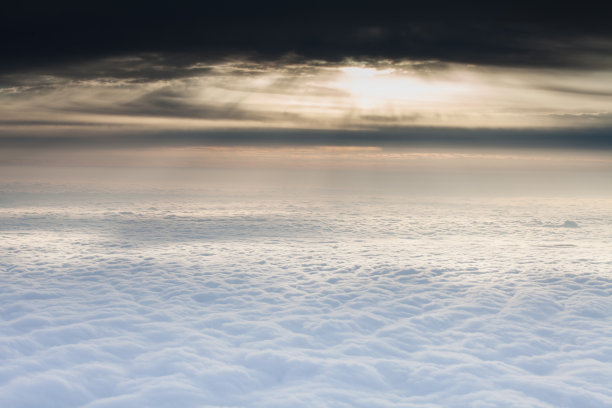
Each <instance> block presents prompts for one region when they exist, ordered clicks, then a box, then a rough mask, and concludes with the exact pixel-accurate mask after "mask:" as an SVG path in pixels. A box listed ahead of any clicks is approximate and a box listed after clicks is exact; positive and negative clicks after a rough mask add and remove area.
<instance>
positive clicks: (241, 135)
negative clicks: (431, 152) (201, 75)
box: [0, 127, 612, 151]
mask: <svg viewBox="0 0 612 408" xmlns="http://www.w3.org/2000/svg"><path fill="white" fill-rule="evenodd" d="M611 134H612V129H610V128H602V129H563V130H559V129H541V130H534V129H464V128H433V127H431V128H428V127H401V128H399V127H397V128H393V127H380V128H377V129H368V130H302V129H282V130H281V129H247V130H208V131H164V132H137V133H136V132H133V133H129V134H123V133H122V132H121V130H118V131H117V132H114V133H113V134H112V135H109V134H107V133H103V134H99V135H97V134H96V133H95V132H92V133H91V134H89V135H88V136H87V137H82V136H81V135H76V136H66V133H65V132H57V133H56V134H48V135H46V136H28V135H10V134H8V133H7V132H5V134H4V135H0V148H29V147H36V148H38V149H46V148H51V149H52V148H59V149H66V148H86V147H89V148H115V147H116V148H141V147H154V146H165V147H181V146H236V145H240V146H277V145H278V146H377V147H402V146H404V147H425V148H436V147H439V148H447V147H450V148H463V147H465V148H513V149H514V148H515V149H540V148H541V149H576V150H583V149H584V150H602V151H604V150H606V151H609V150H612V137H610V135H611Z"/></svg>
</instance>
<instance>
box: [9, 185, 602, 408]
mask: <svg viewBox="0 0 612 408" xmlns="http://www.w3.org/2000/svg"><path fill="white" fill-rule="evenodd" d="M200 185H201V184H200ZM33 188H34V190H36V189H37V188H39V187H37V186H33ZM254 188H255V187H254ZM39 191H40V190H39ZM290 191H292V192H291V193H288V190H270V191H260V192H258V193H250V192H248V190H244V189H241V190H239V191H237V192H234V193H231V192H229V191H228V190H223V192H221V191H220V190H219V189H218V188H212V189H211V190H210V191H207V190H206V189H204V190H202V191H200V193H201V194H202V195H194V194H192V195H191V196H189V197H180V196H178V195H176V194H169V195H168V198H164V197H163V196H164V194H163V193H162V192H160V191H157V192H156V193H155V194H153V195H151V194H142V195H138V194H134V193H132V194H130V195H128V196H125V195H123V196H122V195H118V194H115V195H111V194H108V193H99V192H98V193H89V194H83V193H78V192H74V191H72V192H67V191H66V188H65V186H63V185H61V186H57V187H56V188H55V189H53V190H49V191H48V192H47V193H40V192H38V193H36V192H33V191H30V192H29V193H26V192H23V191H22V192H18V191H16V190H15V189H14V187H13V189H12V192H11V191H7V190H6V189H5V191H3V194H2V197H3V208H2V209H1V210H0V218H1V220H2V222H1V223H0V225H1V226H2V227H1V229H0V236H2V238H3V239H2V240H0V242H1V243H2V244H1V246H2V248H1V249H2V251H1V252H0V253H2V254H3V255H2V256H1V257H0V265H1V272H0V273H1V274H2V282H3V290H2V292H1V293H0V327H1V328H2V330H0V333H2V334H1V335H0V362H2V364H0V367H1V368H0V403H1V404H2V405H4V406H11V407H19V408H22V407H39V406H41V405H49V404H50V403H54V404H56V405H58V406H60V405H61V406H63V407H76V406H84V407H120V406H127V405H129V406H134V405H138V406H151V407H157V406H159V407H161V406H169V405H173V404H177V403H178V404H180V405H181V406H184V407H192V406H193V407H202V406H220V405H223V406H230V407H231V406H236V407H242V406H251V407H274V406H289V405H290V406H292V407H301V406H304V407H307V406H315V405H316V406H322V407H326V406H330V407H332V406H343V405H346V406H355V407H360V406H363V407H371V406H378V407H400V406H407V405H409V406H415V407H420V406H423V407H426V406H427V407H431V406H445V407H455V406H456V407H463V406H470V405H476V404H484V405H494V406H508V407H510V406H532V407H553V406H568V407H580V408H582V407H596V406H597V407H600V406H608V405H611V404H612V393H611V392H610V387H609V384H610V381H611V380H612V372H611V370H610V367H611V364H610V363H611V358H612V356H611V355H610V340H611V339H612V332H611V329H610V328H611V327H612V325H611V315H610V310H612V304H611V301H610V299H612V296H611V294H612V293H611V292H610V291H611V290H612V282H611V281H610V277H609V276H608V272H609V266H610V255H609V251H608V246H607V244H606V241H605V240H606V237H609V236H610V225H612V224H611V223H610V215H609V208H610V203H609V201H606V200H602V201H597V200H576V199H572V200H565V201H564V200H559V199H555V200H550V199H542V198H537V197H532V198H530V199H528V200H518V199H517V200H510V201H508V200H504V201H501V200H495V199H490V200H480V201H478V200H474V199H471V200H468V201H461V200H459V201H458V200H452V201H446V200H444V199H441V200H431V199H429V200H425V201H421V200H419V199H415V198H414V194H413V192H412V193H411V194H410V196H409V197H412V198H408V197H407V196H404V197H398V196H395V198H393V196H386V197H385V200H381V195H376V196H367V195H355V194H347V195H343V194H337V193H333V192H331V191H329V190H326V191H323V192H321V191H320V190H319V193H318V194H315V193H314V191H304V190H302V191H300V189H297V188H294V189H292V190H290ZM58 192H61V194H57V193H58ZM169 193H170V192H169ZM565 221H572V222H575V223H576V225H577V226H578V228H564V227H563V225H564V222H565Z"/></svg>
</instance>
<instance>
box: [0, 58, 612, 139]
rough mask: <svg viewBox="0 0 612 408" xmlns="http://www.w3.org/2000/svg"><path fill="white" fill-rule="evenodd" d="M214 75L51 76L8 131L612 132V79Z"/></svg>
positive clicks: (261, 71)
mask: <svg viewBox="0 0 612 408" xmlns="http://www.w3.org/2000/svg"><path fill="white" fill-rule="evenodd" d="M430 65H431V66H430ZM208 68H209V69H210V70H209V71H208V73H205V74H199V76H194V77H188V78H177V79H171V80H151V81H149V82H144V83H143V82H140V81H132V80H128V79H126V80H123V79H112V80H108V79H99V80H87V81H75V80H70V81H69V80H64V79H62V78H55V77H44V78H37V79H36V81H32V82H33V83H35V84H36V86H31V87H30V86H26V85H23V86H21V87H11V88H2V89H0V132H2V131H4V132H11V133H14V134H19V133H27V134H33V133H36V134H45V133H49V132H53V131H55V132H62V134H71V133H72V134H83V135H86V134H89V133H92V132H96V133H101V132H102V133H103V132H108V133H116V132H117V131H118V130H121V131H126V132H131V131H135V132H142V131H150V130H152V131H164V130H198V129H215V128H224V129H231V128H236V129H244V128H299V129H368V128H376V127H381V126H393V127H401V126H434V127H435V126H449V127H469V128H475V127H476V128H477V127H485V128H486V127H490V128H517V127H518V128H530V127H532V128H538V127H539V128H541V127H547V128H548V127H572V126H576V127H584V126H610V125H611V124H612V113H611V112H610V111H611V110H612V109H610V106H612V72H572V71H562V70H560V71H537V70H536V71H534V70H521V69H510V68H504V69H502V68H497V69H494V68H483V67H474V66H465V65H459V64H454V65H453V64H447V65H445V66H444V67H439V66H437V65H435V64H434V63H431V64H429V63H420V64H419V63H414V62H413V63H411V62H405V63H391V62H385V61H382V62H380V63H377V64H374V63H368V64H365V63H359V62H354V61H353V62H351V61H348V62H346V63H345V64H344V65H339V66H330V65H325V64H320V65H317V64H315V63H313V64H311V65H308V64H305V65H290V64H289V65H271V66H267V65H265V64H245V63H240V62H227V63H224V64H217V65H213V66H210V67H208ZM3 122H4V123H3Z"/></svg>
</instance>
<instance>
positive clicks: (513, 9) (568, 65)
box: [0, 1, 612, 165]
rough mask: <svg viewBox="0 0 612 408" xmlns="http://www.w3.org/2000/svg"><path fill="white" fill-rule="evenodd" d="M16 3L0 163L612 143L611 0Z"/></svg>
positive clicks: (8, 23) (7, 53)
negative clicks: (560, 0)
mask: <svg viewBox="0 0 612 408" xmlns="http://www.w3.org/2000/svg"><path fill="white" fill-rule="evenodd" d="M2 7H3V14H4V15H5V16H6V18H5V21H4V22H3V24H2V27H0V35H2V37H3V38H7V39H10V41H4V42H3V45H2V49H1V52H2V55H3V63H2V64H1V65H0V146H1V147H2V152H3V153H2V154H0V164H2V165H15V164H32V163H42V164H49V163H57V162H58V161H59V162H64V163H65V162H70V163H73V162H75V163H76V161H78V160H76V159H75V158H74V154H73V152H74V151H76V150H78V151H80V152H85V151H87V152H90V153H92V152H94V153H95V152H102V151H103V152H104V155H103V156H104V158H103V159H100V158H98V159H96V160H94V162H95V164H100V165H104V164H105V163H106V164H112V165H116V164H117V163H119V162H121V160H122V159H121V158H122V157H124V156H129V157H137V158H138V159H139V160H140V161H144V162H146V161H147V160H149V158H150V157H151V155H153V156H155V155H157V156H160V155H161V156H163V155H164V154H161V153H160V151H164V152H166V153H167V157H169V158H171V157H172V156H173V155H176V152H178V151H181V152H187V153H186V155H187V156H186V157H187V158H186V159H185V160H188V156H190V155H191V156H193V154H196V153H197V154H203V153H202V152H203V150H202V149H204V150H205V151H206V152H207V154H209V155H213V154H214V155H216V154H217V153H218V150H215V149H219V148H223V147H225V148H233V149H234V151H240V152H241V153H240V154H243V155H244V154H247V155H249V152H250V153H253V152H254V151H257V152H258V154H260V155H261V154H264V155H268V154H271V155H272V156H274V155H275V154H278V152H279V150H278V149H281V151H282V149H287V148H289V149H294V150H292V152H293V153H295V152H296V151H300V150H299V149H301V148H307V147H308V148H310V149H311V150H309V152H310V153H308V154H310V155H312V154H313V152H320V151H321V147H345V148H349V150H345V151H344V152H345V153H346V152H349V155H350V154H351V153H350V152H351V150H350V149H353V148H355V147H359V148H361V149H362V150H359V152H360V154H361V155H363V154H365V153H364V152H373V151H378V150H376V149H383V150H385V152H386V153H388V152H389V151H396V150H397V149H404V150H402V152H403V153H402V154H413V153H415V152H416V153H419V154H422V153H423V152H432V151H435V152H436V153H440V152H442V153H444V154H447V153H449V151H452V152H453V153H456V152H457V151H459V153H458V154H463V155H465V154H480V152H479V151H480V150H487V149H488V150H491V149H492V150H500V149H502V150H507V151H511V153H508V154H509V156H510V157H512V156H513V155H515V154H516V151H522V152H523V153H522V154H524V153H525V152H533V151H539V150H555V151H563V153H562V155H561V156H560V157H566V156H568V154H569V153H572V152H573V153H575V154H573V155H572V154H569V155H570V156H572V157H578V156H580V155H583V154H584V152H585V151H587V152H597V154H598V155H599V156H600V157H599V158H598V160H599V159H601V157H608V156H609V155H608V154H607V153H608V152H609V151H610V150H611V148H612V137H610V130H611V129H612V109H611V108H610V107H611V106H612V70H611V69H610V68H611V67H612V57H611V56H610V55H611V54H610V53H609V50H610V47H611V45H612V28H610V25H609V19H610V17H611V16H610V14H611V10H610V7H609V6H597V7H596V8H593V7H589V6H588V5H587V4H586V3H585V4H581V5H580V6H578V5H576V4H571V5H564V4H557V3H553V2H530V3H529V4H521V3H515V2H513V3H509V2H508V3H504V4H494V5H493V4H489V3H478V2H476V3H474V2H472V3H462V2H433V3H428V4H427V5H425V4H414V3H406V4H402V5H398V4H393V3H392V2H379V3H377V4H376V7H374V6H373V5H371V4H370V5H360V4H352V3H349V2H334V3H330V2H318V1H314V2H308V3H306V2H304V3H299V4H294V3H280V2H278V3H277V2H263V3H261V2H238V3H235V2H232V3H231V4H229V3H228V4H227V5H225V4H214V3H209V2H201V3H198V4H192V3H190V2H172V3H168V2H130V4H124V3H120V2H112V1H111V2H98V3H90V2H87V3H82V2H81V3H72V4H71V3H60V4H56V3H46V4H34V3H27V4H25V3H24V4H17V3H13V4H7V5H4V6H2ZM160 149H161V150H160ZM194 149H195V150H194ZM198 149H199V150H198ZM253 149H255V150H253ZM257 149H259V150H257ZM270 149H272V153H269V152H270V151H271V150H270ZM296 149H297V150H296ZM372 149H374V150H372ZM405 149H408V151H407V153H406V151H405ZM323 150H324V149H323ZM355 151H357V150H353V152H355ZM126 152H129V153H126ZM245 152H246V153H245ZM166 153H165V154H166ZM308 154H307V155H306V157H308ZM530 154H531V153H530ZM255 156H257V154H255V155H254V154H250V156H249V157H255ZM272 156H271V157H272ZM298 156H299V157H300V158H301V157H303V156H302V155H299V154H298ZM355 157H357V158H358V155H355ZM372 159H373V158H372ZM92 160H93V159H92ZM81 161H82V160H81ZM133 162H134V160H131V159H129V160H128V159H125V160H123V163H124V164H130V163H133ZM136 162H138V160H136Z"/></svg>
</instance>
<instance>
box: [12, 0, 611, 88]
mask: <svg viewBox="0 0 612 408" xmlns="http://www.w3.org/2000/svg"><path fill="white" fill-rule="evenodd" d="M611 9H612V6H609V5H607V6H602V5H599V6H597V7H595V8H594V7H588V5H586V4H584V3H580V4H575V3H572V4H569V3H567V4H565V3H562V2H552V1H550V2H549V1H539V2H538V1H532V2H529V3H520V2H518V3H517V2H503V3H500V2H470V3H467V2H458V1H452V2H451V1H446V2H427V4H425V3H424V2H421V3H416V2H375V3H371V2H370V3H363V4H362V3H360V2H329V1H309V2H302V3H296V2H282V3H281V2H255V1H248V2H247V1H239V2H208V1H201V2H195V1H194V2H185V1H174V2H165V1H164V2H161V1H160V2H155V1H147V2H144V1H135V2H124V1H123V2H118V1H105V2H78V3H77V2H74V3H66V2H64V3H57V2H45V3H42V4H35V3H32V2H22V3H19V2H5V4H4V5H3V6H2V15H3V22H2V25H0V35H1V36H2V38H3V41H2V46H1V49H0V52H1V55H2V60H3V62H2V64H1V65H0V70H2V71H3V72H4V73H9V72H13V73H14V72H20V71H24V70H43V71H44V70H53V69H56V70H58V69H59V70H63V71H62V72H64V74H66V75H69V76H71V77H77V78H78V77H81V76H85V77H90V76H92V75H97V76H99V77H105V76H110V77H120V78H121V77H126V76H129V77H130V78H139V77H140V78H165V77H168V76H170V77H176V76H183V75H191V74H192V73H193V72H192V71H190V69H191V68H190V67H191V66H192V65H193V64H194V63H195V62H199V61H214V60H216V59H219V58H226V57H227V56H230V55H232V56H248V57H249V58H251V59H253V60H276V59H279V58H282V57H283V56H286V55H288V54H290V55H293V56H294V58H304V59H307V60H323V61H331V62H333V61H341V60H342V59H344V58H360V59H368V58H373V59H381V58H389V59H416V60H439V61H448V62H462V63H472V64H480V65H503V66H555V67H559V66H573V67H580V66H586V67H592V66H597V65H600V64H608V63H609V60H608V59H607V56H608V54H609V47H610V40H611V39H612V25H610V24H609V22H610V21H611V20H612V15H611ZM134 55H139V56H145V57H143V59H142V60H138V59H136V60H133V61H131V62H130V61H129V60H125V61H123V62H121V64H117V66H116V67H115V68H114V69H113V68H112V67H109V66H108V65H104V66H99V67H96V65H95V62H93V63H91V64H92V65H90V66H89V67H87V68H86V69H83V67H84V66H83V65H81V68H80V69H81V71H80V72H76V71H72V72H68V71H67V70H66V69H67V68H66V67H69V66H74V65H75V63H77V62H79V63H84V62H87V61H97V60H100V59H103V58H109V57H121V56H124V57H128V56H134ZM202 69H205V68H202Z"/></svg>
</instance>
